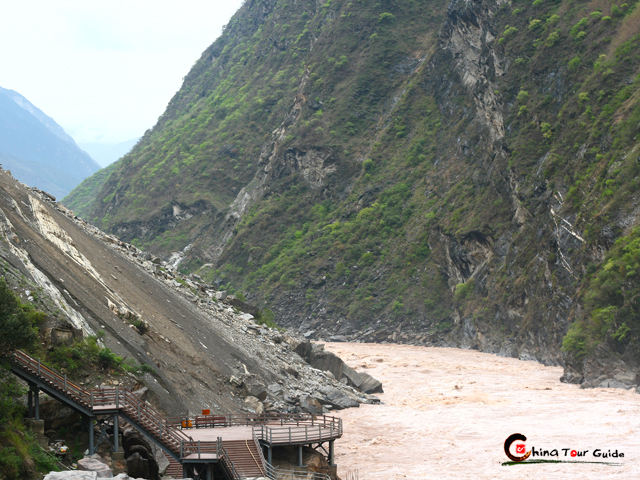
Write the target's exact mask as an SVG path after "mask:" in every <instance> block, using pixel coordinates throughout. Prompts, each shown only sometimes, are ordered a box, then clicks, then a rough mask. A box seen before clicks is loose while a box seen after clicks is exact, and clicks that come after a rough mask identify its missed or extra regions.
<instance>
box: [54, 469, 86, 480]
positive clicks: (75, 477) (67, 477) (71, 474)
mask: <svg viewBox="0 0 640 480" xmlns="http://www.w3.org/2000/svg"><path fill="white" fill-rule="evenodd" d="M97 478H98V473H97V472H85V471H78V470H76V471H73V470H72V471H68V472H51V473H48V474H47V475H45V477H44V480H96V479H97Z"/></svg>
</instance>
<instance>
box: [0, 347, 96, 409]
mask: <svg viewBox="0 0 640 480" xmlns="http://www.w3.org/2000/svg"><path fill="white" fill-rule="evenodd" d="M7 356H8V357H9V359H10V360H12V361H13V362H14V363H16V364H18V365H19V366H21V367H22V368H24V369H26V370H27V371H29V372H31V373H32V374H34V375H36V376H37V377H38V378H39V379H40V380H42V381H43V382H45V383H47V384H49V385H50V386H51V387H52V388H55V389H56V390H59V391H61V392H63V393H65V394H66V395H67V396H69V397H70V398H71V399H73V400H74V401H75V402H77V403H80V404H81V405H83V406H84V407H90V401H91V398H90V395H89V392H88V391H87V390H85V389H83V388H81V387H79V386H78V385H76V384H75V383H73V382H71V381H69V380H68V379H67V376H66V375H60V374H59V373H57V372H55V371H54V370H51V369H50V368H49V367H47V366H45V365H43V364H42V362H41V361H40V359H35V358H33V357H32V356H31V355H27V354H26V353H24V352H22V351H20V350H15V351H14V352H11V353H10V354H8V355H7Z"/></svg>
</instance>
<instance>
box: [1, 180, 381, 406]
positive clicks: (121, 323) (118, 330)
mask: <svg viewBox="0 0 640 480" xmlns="http://www.w3.org/2000/svg"><path fill="white" fill-rule="evenodd" d="M0 238H1V240H0V259H1V261H2V265H3V268H4V276H5V278H6V279H7V280H8V282H9V283H10V284H11V285H12V286H13V287H14V289H15V290H16V293H18V294H20V295H21V296H22V298H23V301H25V302H28V303H33V304H34V305H35V306H37V307H38V308H41V309H43V310H44V311H45V312H47V313H48V319H47V324H46V326H45V328H43V330H42V332H41V333H42V341H43V342H44V343H45V345H47V346H49V347H55V346H60V345H68V344H71V343H72V342H73V340H74V339H76V340H77V339H81V338H82V337H86V336H87V335H92V334H96V333H97V332H98V331H103V332H105V335H104V337H103V339H102V340H101V341H103V342H104V344H105V345H106V346H108V347H109V348H110V349H111V350H112V351H114V352H115V353H116V354H118V355H121V356H123V357H125V358H129V359H133V360H135V361H136V362H138V363H140V364H147V365H150V366H152V373H146V374H145V375H144V376H143V377H141V378H134V377H131V378H128V377H127V378H125V379H124V380H120V382H117V381H116V383H115V384H116V385H117V384H118V383H123V382H124V384H125V385H127V386H129V387H132V386H134V385H136V384H142V385H145V386H146V387H148V388H149V391H150V392H151V399H150V400H152V401H153V403H154V404H156V405H158V406H160V407H161V408H162V409H163V410H164V411H165V412H167V413H168V414H170V415H180V414H184V413H187V412H190V413H198V412H200V410H201V409H203V408H210V409H212V410H213V411H218V412H238V411H242V410H245V411H253V410H255V409H256V408H260V409H264V408H267V409H271V410H273V411H296V409H299V408H301V407H299V400H300V397H305V396H313V397H315V398H317V399H318V400H319V401H322V402H324V403H326V404H327V405H330V403H327V402H325V401H324V400H325V397H324V396H323V395H324V394H323V393H322V392H320V389H328V390H327V391H332V392H337V393H335V394H336V395H338V396H339V397H340V396H341V398H342V397H343V398H346V399H349V402H350V403H351V404H354V405H356V406H357V405H358V404H359V402H373V401H375V398H374V397H371V396H369V395H367V394H366V393H362V392H360V391H359V390H357V389H354V388H352V387H350V386H347V385H345V384H343V383H340V382H337V381H336V380H335V379H334V378H333V377H332V375H331V374H329V373H326V372H324V371H323V370H318V369H315V368H313V367H311V366H310V365H309V364H308V363H307V362H306V360H303V359H302V357H301V356H300V355H299V354H298V353H296V349H298V351H300V353H302V354H303V355H305V356H306V357H307V359H308V360H310V359H311V357H310V356H309V352H307V353H305V351H304V348H307V349H309V350H310V345H309V344H308V342H306V341H305V340H304V339H302V338H297V337H296V336H291V335H288V334H282V333H280V332H278V331H277V330H274V329H271V328H267V327H264V326H261V325H257V324H256V323H255V322H254V321H253V320H252V318H253V316H252V315H248V314H243V313H242V312H239V311H238V310H236V309H234V307H232V305H231V304H230V303H224V302H218V301H216V300H215V299H214V298H215V297H213V292H214V290H213V289H211V287H210V286H207V285H203V284H201V283H200V282H198V281H197V279H195V278H193V279H190V278H185V277H182V276H180V275H178V274H176V272H175V270H172V269H171V268H170V265H168V264H163V263H162V262H161V261H160V259H159V258H157V257H155V258H154V257H152V256H151V255H149V254H144V253H143V252H141V251H140V250H138V249H137V248H136V247H134V246H132V245H129V244H125V243H123V242H121V241H120V240H118V239H117V238H116V237H113V236H111V235H107V234H104V233H102V232H101V231H99V230H98V229H96V228H95V227H92V226H90V225H88V224H86V223H85V222H83V221H82V220H79V219H78V218H77V217H75V216H74V215H73V213H72V212H70V211H69V210H67V209H66V208H65V207H63V206H62V205H60V204H59V203H55V202H53V201H52V199H51V198H50V197H49V196H48V195H47V194H45V193H43V192H41V191H39V190H36V189H30V188H28V187H26V186H25V185H23V184H21V183H19V182H17V181H16V180H15V179H13V178H12V177H11V176H10V175H8V174H7V173H6V172H4V171H0ZM104 374H105V373H104V372H103V375H104ZM87 375H88V373H87ZM107 376H108V374H107ZM338 379H340V377H338ZM103 380H104V379H103ZM254 396H259V397H261V398H260V401H258V400H257V399H254V403H249V404H247V403H245V398H247V397H251V398H254ZM261 401H264V404H263V403H262V402H261ZM255 402H257V403H255ZM258 404H259V405H258ZM296 405H298V406H296ZM345 406H346V405H342V406H340V405H335V406H334V407H335V408H344V407H345ZM321 408H322V407H321ZM248 409H249V410H248Z"/></svg>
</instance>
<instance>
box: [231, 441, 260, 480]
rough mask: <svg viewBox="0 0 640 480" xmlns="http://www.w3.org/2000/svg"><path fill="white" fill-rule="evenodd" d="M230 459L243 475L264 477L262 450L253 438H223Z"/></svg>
mask: <svg viewBox="0 0 640 480" xmlns="http://www.w3.org/2000/svg"><path fill="white" fill-rule="evenodd" d="M222 445H223V446H224V448H225V450H226V451H227V455H228V456H229V460H231V462H233V466H234V467H235V469H236V470H237V472H238V473H239V474H240V476H242V477H263V476H264V475H265V471H264V467H263V466H262V465H263V464H262V461H261V456H262V452H261V451H260V450H258V446H257V445H256V442H254V441H253V440H226V441H225V440H223V441H222Z"/></svg>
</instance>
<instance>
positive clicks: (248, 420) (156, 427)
mask: <svg viewBox="0 0 640 480" xmlns="http://www.w3.org/2000/svg"><path fill="white" fill-rule="evenodd" d="M7 356H8V357H9V359H10V360H11V361H13V363H14V364H15V365H16V366H17V367H19V368H20V369H22V371H23V372H26V373H29V374H30V375H31V377H30V378H33V377H34V376H35V377H36V378H37V379H38V380H39V381H40V382H41V385H44V386H46V387H47V388H49V389H50V391H51V392H53V391H54V390H55V391H58V392H60V393H62V394H63V397H61V398H64V397H67V398H68V399H69V400H65V401H67V402H68V403H69V404H70V405H73V404H74V403H75V404H76V406H77V408H79V407H84V408H85V409H88V410H90V411H91V412H93V414H94V415H100V414H103V415H108V414H113V413H117V414H120V415H123V416H124V417H125V418H126V419H128V420H130V421H131V422H132V423H137V424H138V428H141V429H143V430H144V431H145V432H146V433H147V434H148V435H149V436H150V437H152V438H153V439H154V440H155V441H157V442H158V443H159V444H161V445H162V446H163V447H164V448H166V449H167V450H169V451H171V452H173V453H174V454H175V455H176V456H177V455H180V457H179V458H181V459H185V458H187V457H189V456H190V455H194V454H195V455H197V459H205V458H207V457H209V458H211V457H212V456H213V455H212V454H214V455H215V459H217V460H218V461H219V462H221V464H222V465H223V468H225V469H226V470H227V471H228V473H229V475H230V476H231V477H232V479H233V480H240V475H239V474H238V472H237V471H236V469H235V467H234V465H233V462H232V461H231V459H230V458H229V457H228V454H227V451H226V450H225V448H224V447H223V446H222V439H221V438H220V437H218V439H217V441H216V442H200V441H194V440H193V439H192V438H191V437H190V436H188V435H186V434H185V433H184V432H183V431H182V429H184V428H193V427H195V428H198V427H205V428H212V427H231V426H251V427H253V439H254V442H255V443H256V447H257V450H258V452H259V455H260V461H261V462H262V464H263V465H265V466H266V468H267V474H268V476H269V478H272V479H280V478H283V479H292V480H295V479H298V478H308V477H305V476H304V475H302V474H301V473H300V474H299V473H298V472H294V471H284V470H278V469H275V468H274V467H273V466H271V465H269V464H268V463H267V462H266V461H265V458H264V454H263V452H262V448H261V446H260V442H259V440H261V441H263V442H265V443H266V444H268V445H277V444H290V445H291V444H310V443H316V442H323V441H327V440H334V439H335V438H338V437H341V436H342V419H340V418H337V417H332V416H328V415H320V416H316V415H311V414H227V415H195V416H191V415H189V416H182V417H175V418H165V417H163V416H162V414H160V412H158V411H157V410H156V409H154V408H153V407H152V406H151V405H149V404H148V403H146V402H144V401H142V400H141V399H140V398H138V397H137V396H136V395H135V394H133V392H131V391H130V390H128V389H125V388H118V387H115V388H102V389H96V390H90V391H88V390H85V389H83V388H81V387H79V386H78V385H76V384H75V383H73V382H70V381H69V380H68V379H67V376H66V375H60V374H59V373H57V372H55V371H54V370H52V369H50V368H48V367H46V366H44V365H43V364H42V362H41V361H40V360H38V359H35V358H33V357H31V356H30V355H27V354H26V353H24V352H21V351H19V350H17V351H15V352H13V353H11V354H8V355H7ZM26 373H23V374H24V375H26ZM21 375H22V374H21ZM203 455H204V457H203ZM192 458H193V457H192ZM211 459H213V458H211ZM269 472H271V473H269ZM278 472H279V473H278ZM309 473H310V472H309ZM276 474H277V475H280V476H272V475H276ZM282 475H285V476H282ZM305 475H308V473H307V474H305ZM314 475H315V476H314V477H313V478H314V479H315V480H329V477H328V476H327V475H324V474H319V473H314Z"/></svg>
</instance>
